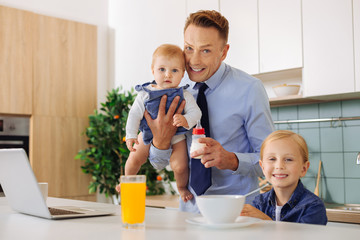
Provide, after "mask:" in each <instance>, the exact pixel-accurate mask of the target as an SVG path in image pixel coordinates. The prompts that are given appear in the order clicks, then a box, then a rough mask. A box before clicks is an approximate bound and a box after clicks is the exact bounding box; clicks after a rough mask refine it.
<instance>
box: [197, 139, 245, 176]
mask: <svg viewBox="0 0 360 240" xmlns="http://www.w3.org/2000/svg"><path fill="white" fill-rule="evenodd" d="M199 143H205V144H206V146H205V147H203V148H201V149H199V150H196V151H194V152H192V153H190V156H191V157H192V158H193V157H197V156H200V155H203V156H202V158H201V163H202V164H204V166H205V167H206V168H210V167H217V168H218V169H230V170H233V171H235V170H236V169H237V168H238V166H239V161H238V159H237V157H236V155H235V153H233V152H228V151H226V150H225V149H224V148H223V147H222V146H221V144H220V143H219V142H218V141H216V140H214V139H212V138H208V137H206V138H200V139H199Z"/></svg>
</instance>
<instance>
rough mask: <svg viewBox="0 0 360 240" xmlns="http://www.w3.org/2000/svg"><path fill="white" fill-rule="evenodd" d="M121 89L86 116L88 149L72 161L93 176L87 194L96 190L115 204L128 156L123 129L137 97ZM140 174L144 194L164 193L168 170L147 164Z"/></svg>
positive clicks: (109, 94) (167, 180) (109, 93)
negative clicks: (81, 163) (117, 189)
mask: <svg viewBox="0 0 360 240" xmlns="http://www.w3.org/2000/svg"><path fill="white" fill-rule="evenodd" d="M121 90H122V89H121V88H117V89H113V90H112V91H110V92H108V95H107V97H106V99H107V100H106V102H104V103H101V108H100V111H97V110H95V112H94V114H93V115H90V116H89V126H88V127H87V128H86V129H85V132H84V134H85V135H86V136H87V138H88V140H87V143H88V147H87V148H85V149H83V150H80V151H79V152H78V154H77V155H76V156H75V159H80V160H82V161H83V166H82V167H81V168H82V171H83V172H84V173H85V174H90V175H92V181H91V182H90V184H89V193H95V192H96V191H97V190H99V192H100V193H104V194H105V196H106V197H109V196H111V197H112V200H113V202H114V203H117V202H118V193H117V192H116V190H115V187H116V185H117V184H119V178H120V175H123V174H124V167H125V162H126V160H127V158H128V156H129V150H128V149H127V147H126V144H125V135H126V133H125V126H126V120H127V117H128V113H129V110H130V107H131V105H132V103H133V102H134V100H135V97H136V94H134V91H133V89H132V90H131V91H122V92H120V91H121ZM139 174H144V175H146V185H147V195H159V194H163V193H164V192H165V190H164V187H163V184H162V183H166V184H170V181H172V180H173V173H172V172H171V171H168V170H167V169H163V170H161V171H157V170H155V169H154V168H153V167H152V165H151V164H150V163H149V162H147V163H146V164H144V165H143V166H142V167H141V169H140V172H139ZM170 189H171V193H174V191H173V189H172V188H170Z"/></svg>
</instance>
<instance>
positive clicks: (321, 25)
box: [302, 0, 355, 97]
mask: <svg viewBox="0 0 360 240" xmlns="http://www.w3.org/2000/svg"><path fill="white" fill-rule="evenodd" d="M302 4H303V6H302V9H303V36H304V69H303V87H304V93H305V95H306V96H307V97H309V96H320V95H329V94H340V93H341V94H342V93H350V92H354V91H355V89H354V42H353V19H352V1H351V0H332V1H328V0H303V1H302Z"/></svg>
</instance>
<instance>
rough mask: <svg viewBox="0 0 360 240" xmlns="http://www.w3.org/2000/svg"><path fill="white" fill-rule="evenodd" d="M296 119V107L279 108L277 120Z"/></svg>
mask: <svg viewBox="0 0 360 240" xmlns="http://www.w3.org/2000/svg"><path fill="white" fill-rule="evenodd" d="M296 119H298V113H297V106H287V107H279V120H296Z"/></svg>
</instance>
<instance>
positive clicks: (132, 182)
mask: <svg viewBox="0 0 360 240" xmlns="http://www.w3.org/2000/svg"><path fill="white" fill-rule="evenodd" d="M120 188H121V193H120V199H121V219H122V222H123V226H124V227H126V228H137V227H142V226H144V222H145V196H146V176H145V175H128V176H121V177H120Z"/></svg>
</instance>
